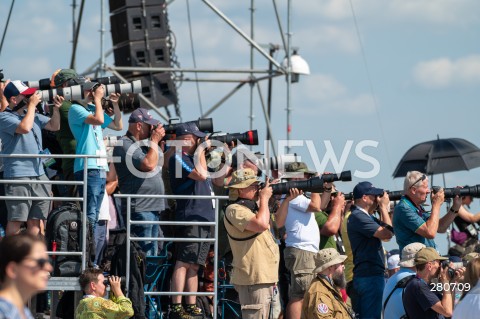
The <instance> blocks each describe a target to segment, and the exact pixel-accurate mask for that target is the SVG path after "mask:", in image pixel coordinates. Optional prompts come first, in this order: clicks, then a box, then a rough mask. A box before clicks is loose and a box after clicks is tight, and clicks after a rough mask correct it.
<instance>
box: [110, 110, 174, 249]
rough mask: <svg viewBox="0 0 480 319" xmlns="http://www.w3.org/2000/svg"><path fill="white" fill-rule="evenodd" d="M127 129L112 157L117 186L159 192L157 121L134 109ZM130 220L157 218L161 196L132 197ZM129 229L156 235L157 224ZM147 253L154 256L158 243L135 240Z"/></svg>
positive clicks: (145, 192) (133, 191) (160, 129)
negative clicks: (115, 158)
mask: <svg viewBox="0 0 480 319" xmlns="http://www.w3.org/2000/svg"><path fill="white" fill-rule="evenodd" d="M128 123H129V125H128V131H127V133H126V135H125V136H122V137H121V138H120V139H119V140H118V142H117V145H116V146H115V148H114V149H113V156H115V157H118V158H119V160H117V161H116V162H115V170H116V171H117V175H118V185H119V187H120V192H122V193H123V194H142V195H163V194H165V188H164V186H163V180H162V178H161V161H160V163H159V159H161V157H162V156H163V154H162V153H161V150H160V148H159V146H158V143H159V142H160V141H161V140H162V138H163V137H164V136H165V130H164V129H163V126H162V125H160V122H159V121H157V120H155V119H154V118H153V117H152V115H151V114H150V112H149V111H148V110H146V109H143V108H138V109H136V110H135V111H133V112H132V114H131V115H130V118H129V120H128ZM131 205H132V210H131V219H132V220H143V221H158V220H159V213H160V212H161V211H162V210H164V209H165V200H164V199H162V198H132V204H131ZM126 210H127V206H126V203H124V205H122V214H126ZM131 229H132V232H133V233H134V234H135V236H138V237H158V236H159V227H158V225H132V228H131ZM138 243H139V244H140V247H141V248H142V250H143V251H144V252H145V253H146V255H147V256H156V255H157V253H158V242H156V241H139V242H138Z"/></svg>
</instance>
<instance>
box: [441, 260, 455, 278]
mask: <svg viewBox="0 0 480 319" xmlns="http://www.w3.org/2000/svg"><path fill="white" fill-rule="evenodd" d="M440 264H441V265H442V269H445V268H447V267H448V270H447V274H448V278H450V279H453V277H455V269H453V268H452V267H450V261H449V260H442V261H441V263H440Z"/></svg>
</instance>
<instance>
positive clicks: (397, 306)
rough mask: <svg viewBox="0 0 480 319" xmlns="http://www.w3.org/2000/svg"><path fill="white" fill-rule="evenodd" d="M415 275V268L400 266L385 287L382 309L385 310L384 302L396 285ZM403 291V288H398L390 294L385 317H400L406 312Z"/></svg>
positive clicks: (396, 318)
mask: <svg viewBox="0 0 480 319" xmlns="http://www.w3.org/2000/svg"><path fill="white" fill-rule="evenodd" d="M411 275H415V272H414V271H413V270H410V269H408V268H400V270H399V271H397V272H396V273H395V274H394V275H393V276H392V277H390V278H388V281H387V283H386V284H385V289H384V290H383V297H382V311H383V304H384V303H385V300H386V299H387V297H388V295H390V293H391V292H392V291H393V288H395V285H396V284H397V283H398V282H399V281H400V280H402V279H403V278H405V277H407V276H411ZM402 292H403V289H401V288H398V289H395V291H394V292H393V293H392V295H391V296H390V299H389V300H388V303H387V305H386V307H385V312H384V313H383V319H398V318H400V317H401V316H403V315H404V314H405V309H404V308H403V302H402Z"/></svg>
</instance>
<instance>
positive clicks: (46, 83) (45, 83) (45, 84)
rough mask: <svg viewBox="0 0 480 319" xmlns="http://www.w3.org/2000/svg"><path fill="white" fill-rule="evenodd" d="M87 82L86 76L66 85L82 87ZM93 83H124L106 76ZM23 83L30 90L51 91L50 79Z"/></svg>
mask: <svg viewBox="0 0 480 319" xmlns="http://www.w3.org/2000/svg"><path fill="white" fill-rule="evenodd" d="M86 80H87V79H86V78H85V77H84V76H82V75H79V76H77V77H75V78H71V79H69V80H67V81H66V82H65V83H67V86H74V85H81V84H83V83H85V82H86ZM91 81H92V82H98V83H100V84H104V85H107V84H117V83H121V82H122V81H121V80H120V79H119V78H118V77H116V76H105V77H101V78H96V79H93V80H91ZM22 82H23V83H25V85H26V86H28V87H30V88H36V89H39V90H49V89H50V83H51V80H50V79H49V78H45V79H40V80H38V81H22Z"/></svg>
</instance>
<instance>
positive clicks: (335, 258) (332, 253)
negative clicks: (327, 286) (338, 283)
mask: <svg viewBox="0 0 480 319" xmlns="http://www.w3.org/2000/svg"><path fill="white" fill-rule="evenodd" d="M314 259H315V266H316V268H315V270H314V271H313V273H314V274H317V273H319V272H321V271H323V270H325V269H327V268H328V267H330V266H333V265H336V264H341V263H343V262H344V261H345V259H347V256H345V255H340V253H339V252H338V251H337V250H336V249H335V248H325V249H322V250H320V251H319V252H318V253H317V254H316V255H315V257H314Z"/></svg>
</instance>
